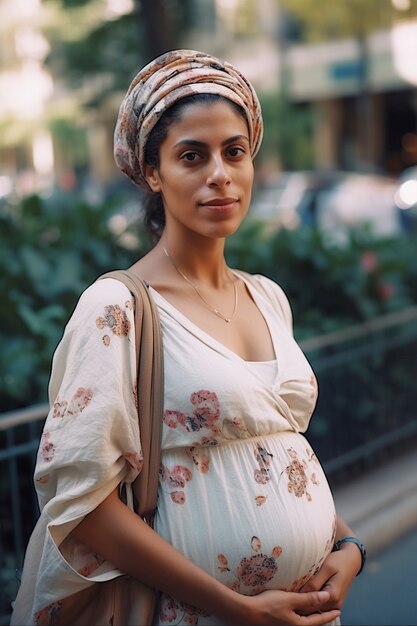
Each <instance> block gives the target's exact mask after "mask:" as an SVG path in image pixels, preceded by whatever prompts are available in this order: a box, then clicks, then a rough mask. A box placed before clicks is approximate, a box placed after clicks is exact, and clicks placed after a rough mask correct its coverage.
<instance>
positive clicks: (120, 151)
mask: <svg viewBox="0 0 417 626" xmlns="http://www.w3.org/2000/svg"><path fill="white" fill-rule="evenodd" d="M201 93H211V94H215V95H218V96H223V97H224V98H227V99H228V100H231V101H232V102H234V103H236V104H238V105H239V106H240V107H242V109H243V111H244V113H245V115H246V120H247V124H248V129H249V143H250V150H251V156H252V158H254V156H255V155H256V153H257V152H258V149H259V146H260V144H261V141H262V134H263V123H262V113H261V107H260V104H259V100H258V97H257V95H256V93H255V90H254V88H253V87H252V85H251V84H250V83H249V81H248V80H247V79H246V78H245V77H244V76H243V75H242V74H241V73H240V72H239V71H238V70H237V69H236V68H235V67H233V66H232V65H231V64H230V63H227V62H225V61H221V60H220V59H217V58H216V57H213V56H211V55H209V54H206V53H204V52H197V51H195V50H172V51H170V52H166V53H165V54H163V55H161V56H160V57H158V58H156V59H154V60H153V61H151V62H150V63H149V64H148V65H146V66H145V67H144V68H143V69H141V70H140V71H139V72H138V74H137V75H136V76H135V78H134V79H133V81H132V82H131V84H130V87H129V89H128V91H127V94H126V96H125V97H124V99H123V101H122V104H121V106H120V110H119V116H118V118H117V123H116V128H115V133H114V157H115V160H116V163H117V165H118V167H119V168H120V169H121V170H122V172H124V173H125V174H126V176H128V177H129V178H131V179H132V180H133V182H134V183H136V184H137V185H139V187H143V188H144V189H147V190H149V187H148V184H147V182H146V180H145V178H144V166H145V148H146V143H147V141H148V138H149V135H150V133H151V131H152V129H153V127H154V126H155V124H156V123H157V121H158V120H159V119H160V117H161V116H162V114H163V113H164V112H165V111H166V110H167V109H169V107H171V106H172V105H173V104H174V103H175V102H177V101H178V100H181V99H182V98H184V97H186V96H190V95H193V94H201Z"/></svg>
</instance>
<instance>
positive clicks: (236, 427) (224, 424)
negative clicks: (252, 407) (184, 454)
mask: <svg viewBox="0 0 417 626" xmlns="http://www.w3.org/2000/svg"><path fill="white" fill-rule="evenodd" d="M190 402H191V404H192V405H193V406H194V407H195V408H194V409H193V411H190V413H188V414H187V413H183V412H182V411H176V410H174V409H167V410H165V411H164V423H165V424H166V425H167V426H168V428H183V429H184V430H185V431H187V432H191V433H200V432H201V431H204V430H206V431H207V430H208V431H209V433H208V434H201V436H200V438H199V439H196V441H195V442H194V444H193V446H192V447H191V448H190V454H191V456H192V455H194V454H195V448H196V447H199V446H216V445H218V444H219V439H218V437H219V435H220V434H221V435H222V436H223V437H224V438H226V439H237V438H238V439H240V438H244V437H245V436H247V434H248V429H247V427H246V425H245V423H244V421H243V420H242V419H241V418H238V417H235V418H233V419H230V418H224V419H222V417H221V412H220V403H219V399H218V397H217V394H216V393H215V392H214V391H208V390H207V389H200V390H199V391H196V392H194V393H192V394H191V395H190ZM193 462H194V463H195V465H196V466H197V467H198V468H199V466H201V465H202V466H204V470H202V469H200V471H203V472H206V471H208V457H207V462H206V458H205V459H204V461H202V459H199V460H195V459H194V458H193Z"/></svg>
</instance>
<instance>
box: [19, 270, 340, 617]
mask: <svg viewBox="0 0 417 626" xmlns="http://www.w3.org/2000/svg"><path fill="white" fill-rule="evenodd" d="M236 273H237V274H238V276H239V277H240V278H242V280H244V281H245V282H246V284H247V287H248V289H249V291H250V293H251V295H252V297H253V299H254V301H255V303H256V304H257V306H258V307H259V309H260V311H261V313H262V314H263V316H264V318H265V320H266V322H267V324H268V328H269V331H270V334H271V338H272V342H273V346H274V350H275V355H276V361H271V362H267V363H251V362H247V361H244V360H243V359H242V358H240V357H239V356H238V355H237V354H235V353H234V352H233V351H231V350H230V349H228V348H226V347H225V346H224V345H222V344H221V343H219V342H218V341H216V340H215V339H213V338H212V337H211V336H209V335H208V334H207V333H205V332H204V331H202V330H201V329H200V328H198V327H197V326H196V325H195V324H193V323H192V322H191V321H190V320H189V319H188V318H186V317H185V316H184V315H183V314H182V313H181V312H180V311H178V310H177V309H175V308H174V307H173V306H172V305H171V304H170V303H169V302H167V301H166V300H165V299H164V298H163V297H162V296H161V295H160V294H158V293H157V292H156V291H155V290H153V289H151V291H152V295H153V296H154V299H155V301H156V303H157V306H158V309H159V313H160V318H161V324H162V332H163V346H164V361H165V363H164V368H165V369H164V372H165V397H164V424H163V438H162V463H161V470H160V480H159V497H158V510H157V515H156V520H155V528H156V530H157V531H158V532H159V533H160V534H161V535H162V536H164V537H165V538H166V539H167V540H168V541H169V542H171V543H172V544H173V545H174V546H175V547H176V548H177V549H178V550H180V551H181V552H183V553H184V554H185V555H186V556H188V557H189V558H190V559H191V560H193V561H194V562H195V563H196V564H197V565H199V566H200V567H202V568H203V569H205V570H206V571H207V572H209V573H210V574H211V575H212V576H214V577H216V578H218V579H219V580H220V581H222V582H223V583H224V584H225V585H228V586H229V587H231V588H233V589H235V590H237V591H239V592H241V593H244V594H256V593H259V592H260V591H262V590H264V589H274V588H276V589H286V590H298V589H299V588H300V587H301V586H302V585H303V584H304V583H305V582H306V581H307V580H308V579H309V578H310V577H311V576H312V575H313V574H314V573H315V572H316V571H317V570H318V568H319V567H320V565H321V564H322V562H323V560H324V559H325V558H326V556H327V555H328V554H329V552H330V550H331V548H332V545H333V541H334V533H335V509H334V502H333V498H332V495H331V492H330V489H329V486H328V483H327V480H326V477H325V475H324V473H323V470H322V468H321V466H320V464H319V462H318V460H317V458H316V456H315V454H314V451H313V450H312V448H311V446H310V444H309V443H308V441H307V440H306V439H305V437H304V436H303V435H302V434H301V433H303V432H304V431H305V430H306V429H307V427H308V424H309V420H310V417H311V414H312V412H313V409H314V406H315V403H316V400H317V384H316V379H315V377H314V374H313V372H312V369H311V367H310V365H309V363H308V361H307V359H306V358H305V356H304V355H303V353H302V352H301V350H300V348H299V347H298V345H297V344H296V342H295V341H294V339H293V336H292V319H291V311H290V308H289V304H288V301H287V299H286V297H285V295H284V293H283V292H282V290H281V288H280V287H278V286H277V285H276V284H275V283H274V282H272V281H271V280H269V279H267V278H265V277H262V276H252V277H249V276H248V275H246V274H244V273H240V272H236ZM135 360H136V357H135V342H134V319H133V310H132V298H131V295H130V293H129V292H128V290H127V289H126V287H125V286H124V285H122V284H121V283H119V282H118V281H116V280H113V279H104V280H101V281H98V282H97V283H94V284H93V285H92V286H90V287H89V288H88V289H87V290H86V291H85V292H84V294H83V295H82V296H81V298H80V300H79V302H78V304H77V307H76V309H75V311H74V313H73V315H72V317H71V319H70V321H69V323H68V325H67V327H66V329H65V333H64V336H63V338H62V340H61V342H60V344H59V346H58V348H57V350H56V352H55V355H54V359H53V368H52V374H51V381H50V389H49V392H50V402H51V410H50V413H49V415H48V418H47V420H46V423H45V428H44V432H43V435H42V439H41V444H40V447H39V453H38V461H37V466H36V470H35V484H36V487H37V490H38V495H39V502H40V506H41V509H42V513H41V517H40V520H39V522H38V525H37V527H36V529H35V531H34V533H33V535H32V538H31V541H30V543H29V546H28V549H27V556H26V560H25V567H24V572H23V578H22V584H21V588H20V590H19V594H18V597H17V600H16V602H15V608H14V613H13V617H12V622H11V624H12V626H13V625H19V624H39V625H42V624H49V623H50V622H51V620H52V618H53V615H54V613H55V612H56V611H59V600H60V599H62V598H63V597H65V596H67V595H69V594H71V593H74V592H76V591H79V590H80V589H82V588H83V587H84V586H88V585H89V584H91V582H92V581H100V580H107V579H109V578H113V577H115V576H117V575H119V574H120V572H119V570H116V569H115V568H114V567H113V566H112V564H110V563H108V562H106V561H105V560H104V559H103V558H101V557H100V555H96V554H93V553H92V552H91V551H90V550H89V549H88V548H87V547H86V546H83V545H80V544H77V543H75V542H74V541H73V540H72V538H68V535H69V533H70V531H71V530H72V528H74V527H75V526H76V524H77V523H78V522H79V521H80V519H81V518H82V517H83V516H85V515H86V514H87V513H88V512H89V511H91V510H92V509H94V508H95V507H96V506H97V505H98V504H99V503H100V502H101V501H102V500H103V499H104V498H105V497H106V496H107V495H108V494H109V493H110V492H111V491H112V490H113V489H114V488H115V487H116V486H117V485H118V484H119V483H120V482H123V481H125V482H127V483H130V482H132V481H133V480H134V478H135V477H136V476H137V474H138V472H139V471H140V469H141V462H142V457H141V450H140V446H138V440H139V439H138V438H139V432H138V424H137V414H136V404H135V402H136V397H135V395H136V381H135V379H136V372H135ZM35 583H36V585H35ZM35 587H36V591H35ZM155 624H158V625H163V624H198V625H199V626H205V625H206V624H207V625H208V624H210V625H215V624H220V622H219V621H218V620H217V619H216V618H215V617H214V616H211V615H207V614H205V613H203V612H202V611H200V610H198V609H196V608H194V607H192V606H189V605H184V604H181V603H179V602H177V601H176V600H175V599H173V598H170V597H168V596H165V595H162V596H161V600H160V604H159V608H158V611H157V615H156V619H155Z"/></svg>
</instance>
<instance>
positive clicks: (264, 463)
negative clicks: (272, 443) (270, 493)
mask: <svg viewBox="0 0 417 626" xmlns="http://www.w3.org/2000/svg"><path fill="white" fill-rule="evenodd" d="M254 454H255V459H256V460H257V462H258V467H257V468H256V469H255V470H254V476H255V480H256V482H257V483H258V484H259V485H265V484H266V483H268V482H269V480H270V476H269V471H270V465H271V459H272V458H273V454H271V453H270V452H268V451H267V450H266V449H265V448H263V447H262V446H260V445H259V444H258V443H257V444H256V446H255V450H254Z"/></svg>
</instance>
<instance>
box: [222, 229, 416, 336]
mask: <svg viewBox="0 0 417 626" xmlns="http://www.w3.org/2000/svg"><path fill="white" fill-rule="evenodd" d="M416 244H417V240H416V238H415V237H414V238H413V237H406V236H402V237H396V238H394V237H393V238H383V239H382V238H378V237H376V236H373V235H372V233H370V232H368V231H366V230H364V231H356V232H352V233H351V234H350V236H349V238H348V241H347V242H346V243H345V244H344V245H337V244H335V243H332V242H331V241H330V240H329V238H328V237H327V236H326V235H324V234H323V233H321V232H319V231H318V230H315V229H311V228H308V227H305V228H301V229H298V230H285V229H282V230H278V231H276V232H268V230H267V229H266V228H265V227H264V226H263V225H262V224H261V223H259V222H256V221H248V222H247V223H246V225H245V226H243V227H242V229H241V231H239V234H238V235H235V236H234V237H232V238H231V239H230V240H229V242H228V246H227V250H228V260H229V262H230V263H231V265H233V266H235V267H240V268H242V269H247V270H248V271H250V272H259V273H261V274H265V275H267V276H269V277H270V278H272V279H274V280H276V281H277V282H278V283H279V284H280V285H281V286H282V287H283V289H284V290H285V292H286V293H287V295H288V297H289V299H290V302H291V305H292V308H293V313H294V324H295V333H296V336H297V338H298V339H304V338H307V337H310V336H314V335H319V334H322V333H325V332H330V331H332V330H335V329H337V328H341V327H344V326H348V325H350V324H355V323H358V322H361V321H365V320H368V319H370V318H372V317H375V316H378V315H383V314H386V313H389V312H391V311H394V310H399V309H402V308H405V307H407V306H411V305H413V304H416V303H417V258H416V255H415V250H416Z"/></svg>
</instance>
